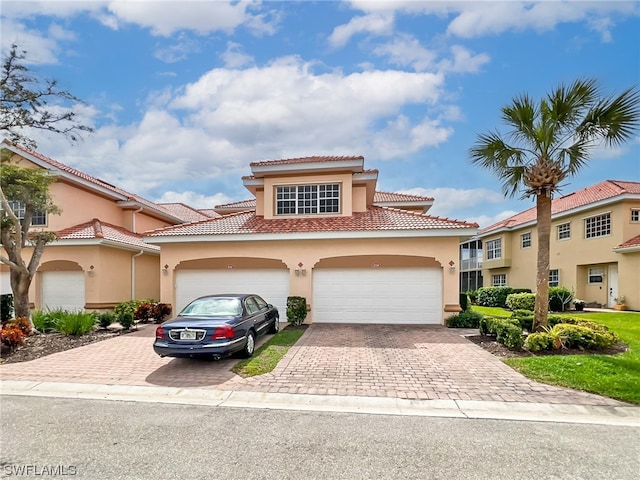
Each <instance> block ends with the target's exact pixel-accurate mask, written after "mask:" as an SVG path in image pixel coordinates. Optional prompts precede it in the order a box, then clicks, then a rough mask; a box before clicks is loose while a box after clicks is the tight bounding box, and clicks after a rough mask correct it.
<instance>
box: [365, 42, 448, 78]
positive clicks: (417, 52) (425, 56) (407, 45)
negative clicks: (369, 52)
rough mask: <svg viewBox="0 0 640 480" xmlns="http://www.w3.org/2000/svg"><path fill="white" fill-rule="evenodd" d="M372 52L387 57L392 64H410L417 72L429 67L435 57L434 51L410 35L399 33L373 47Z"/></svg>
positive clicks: (431, 65)
mask: <svg viewBox="0 0 640 480" xmlns="http://www.w3.org/2000/svg"><path fill="white" fill-rule="evenodd" d="M373 53H374V54H376V55H378V56H385V57H387V58H388V59H389V63H391V64H393V65H399V66H401V67H408V66H410V67H412V68H414V69H415V70H416V71H419V72H424V71H426V70H428V69H431V68H432V67H433V64H434V61H435V59H436V53H435V52H433V51H431V50H428V49H426V48H424V47H423V46H422V45H421V44H420V42H419V41H418V39H416V38H415V37H413V36H411V35H400V36H398V37H397V38H395V39H394V40H392V41H391V42H389V43H386V44H383V45H380V46H378V47H376V48H374V49H373Z"/></svg>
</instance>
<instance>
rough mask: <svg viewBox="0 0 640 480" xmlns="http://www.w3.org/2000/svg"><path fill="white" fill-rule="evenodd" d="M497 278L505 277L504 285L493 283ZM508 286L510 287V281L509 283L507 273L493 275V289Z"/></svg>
mask: <svg viewBox="0 0 640 480" xmlns="http://www.w3.org/2000/svg"><path fill="white" fill-rule="evenodd" d="M496 277H504V283H503V284H500V285H496V284H495V282H494V281H493V279H494V278H496ZM507 285H509V281H508V278H507V274H506V273H496V274H495V275H491V286H492V287H506V286H507Z"/></svg>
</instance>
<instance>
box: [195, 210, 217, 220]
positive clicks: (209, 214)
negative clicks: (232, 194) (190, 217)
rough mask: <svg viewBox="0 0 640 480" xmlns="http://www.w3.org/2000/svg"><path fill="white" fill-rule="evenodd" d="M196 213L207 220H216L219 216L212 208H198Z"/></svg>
mask: <svg viewBox="0 0 640 480" xmlns="http://www.w3.org/2000/svg"><path fill="white" fill-rule="evenodd" d="M198 211H199V212H201V213H202V214H203V215H206V216H207V217H209V218H218V217H219V216H220V214H219V213H218V212H216V211H215V210H214V209H213V208H199V209H198Z"/></svg>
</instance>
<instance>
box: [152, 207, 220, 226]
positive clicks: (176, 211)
mask: <svg viewBox="0 0 640 480" xmlns="http://www.w3.org/2000/svg"><path fill="white" fill-rule="evenodd" d="M157 205H159V206H161V207H162V208H164V209H165V210H167V211H169V212H171V213H172V214H173V215H174V216H175V217H178V218H181V219H182V220H184V221H185V222H198V221H200V220H207V219H208V218H215V217H217V216H218V214H217V213H215V212H214V215H209V214H207V213H206V212H205V211H204V210H196V209H195V208H191V207H190V206H188V205H185V204H184V203H180V202H178V203H158V204H157ZM211 211H213V210H211Z"/></svg>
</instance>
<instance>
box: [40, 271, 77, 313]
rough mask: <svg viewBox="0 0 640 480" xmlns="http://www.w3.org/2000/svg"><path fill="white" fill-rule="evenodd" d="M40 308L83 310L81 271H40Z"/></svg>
mask: <svg viewBox="0 0 640 480" xmlns="http://www.w3.org/2000/svg"><path fill="white" fill-rule="evenodd" d="M41 280H42V308H43V309H48V310H57V309H62V310H67V311H70V312H75V311H79V310H84V305H85V296H84V273H83V272H58V271H56V272H42V276H41Z"/></svg>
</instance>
